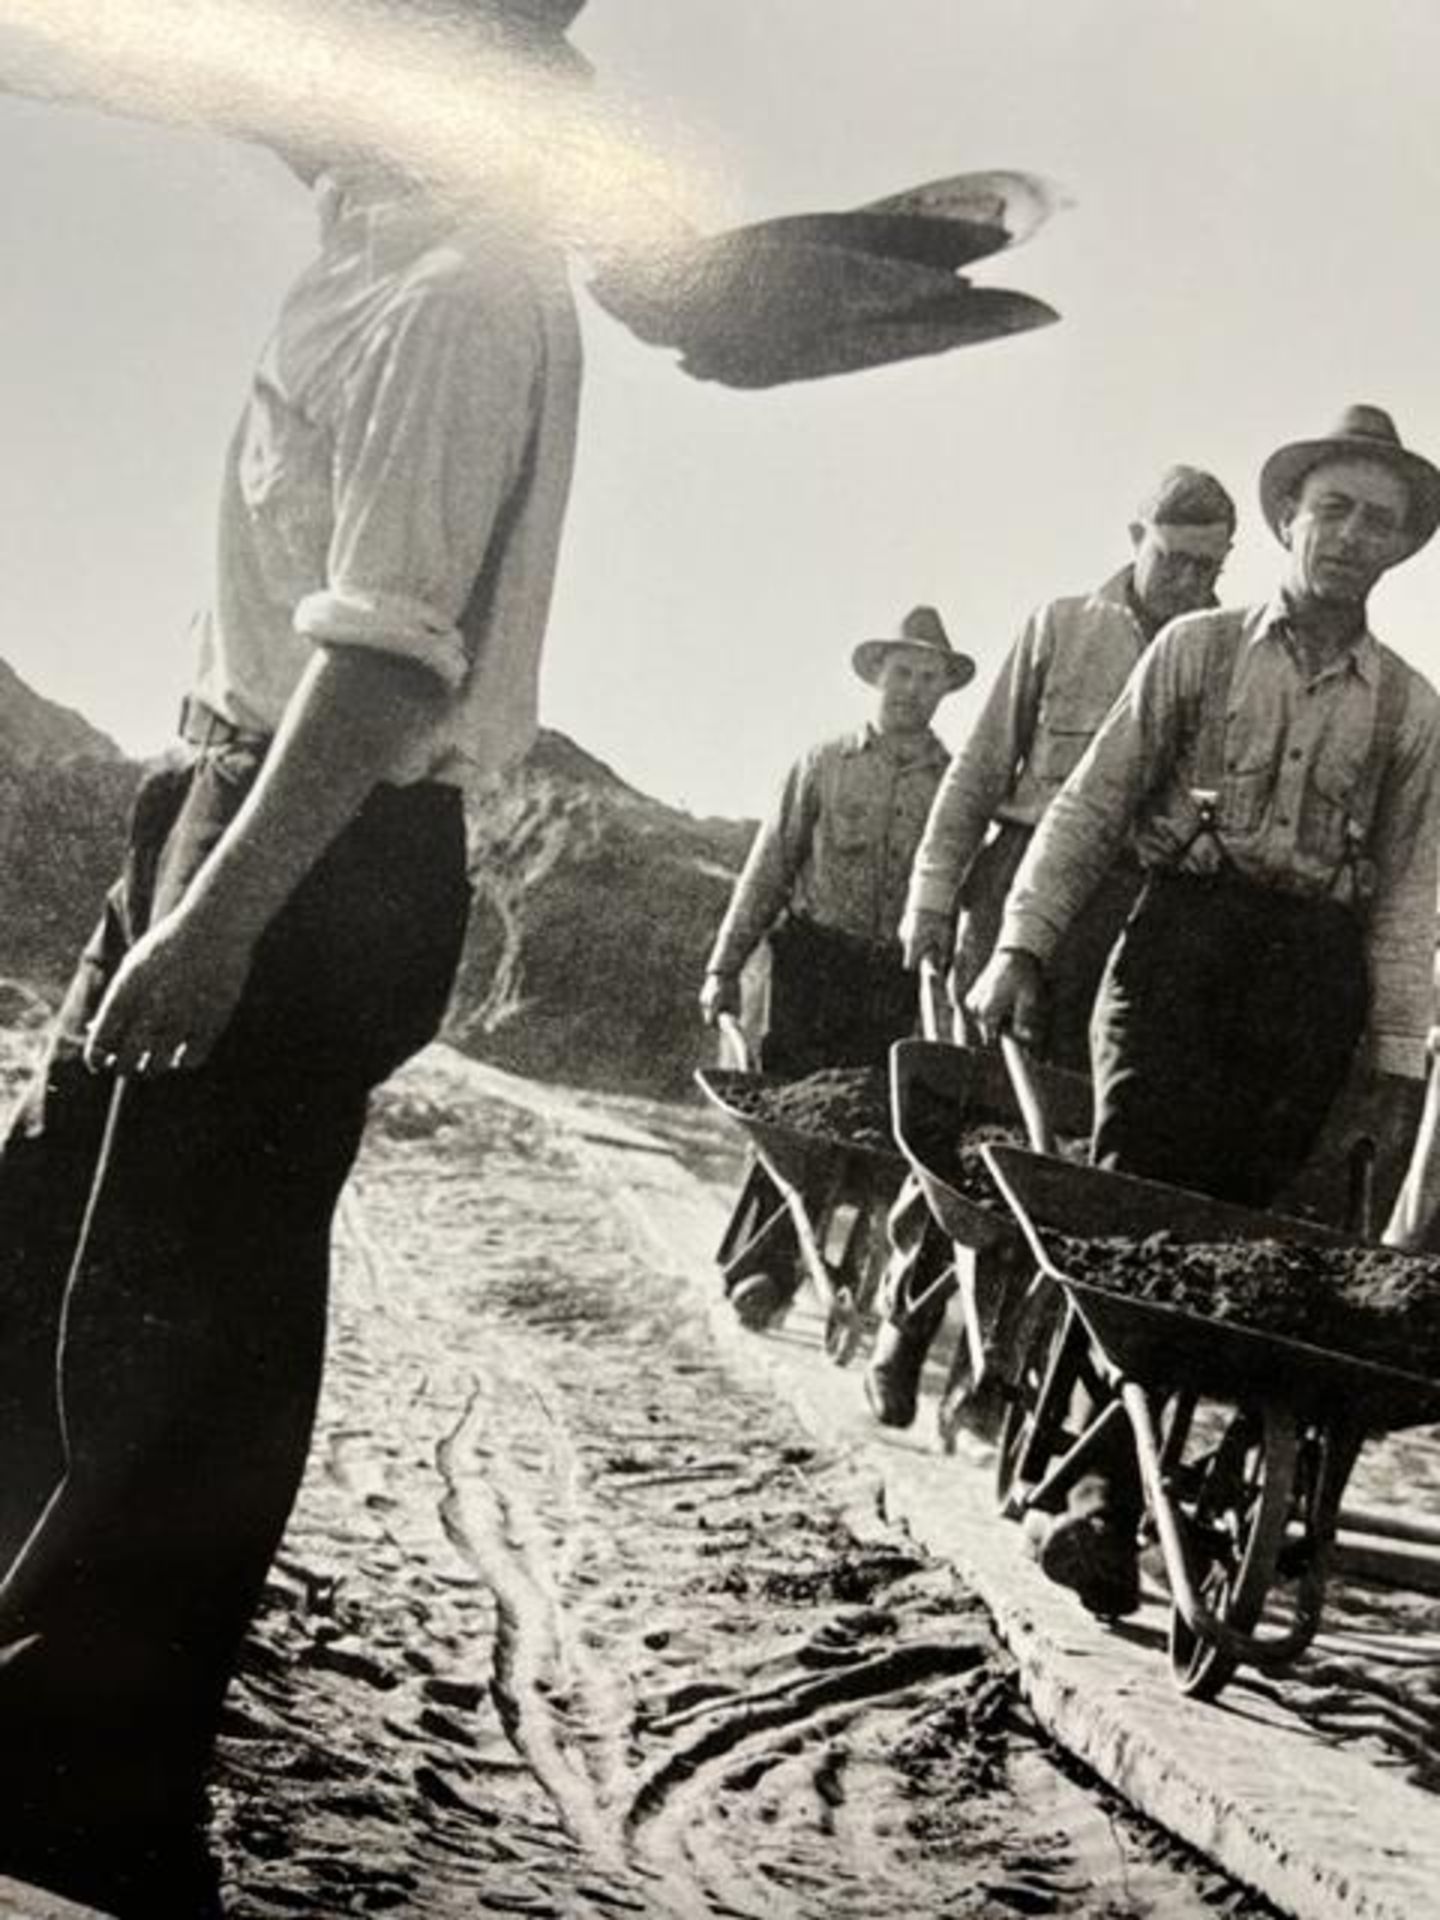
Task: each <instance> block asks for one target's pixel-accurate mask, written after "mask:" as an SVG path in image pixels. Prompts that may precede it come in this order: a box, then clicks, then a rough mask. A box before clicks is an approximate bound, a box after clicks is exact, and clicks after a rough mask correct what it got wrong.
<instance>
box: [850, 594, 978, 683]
mask: <svg viewBox="0 0 1440 1920" xmlns="http://www.w3.org/2000/svg"><path fill="white" fill-rule="evenodd" d="M897 650H903V651H904V652H906V653H918V654H925V655H927V656H928V657H929V658H930V659H933V660H942V661H943V662H944V663H945V669H946V671H947V673H948V674H949V677H950V684H949V686H948V687H947V688H946V692H947V693H954V691H955V690H956V688H957V687H963V686H964V685H965V684H966V683H967V682H968V681H970V680H973V679H974V678H975V662H974V661H973V660H972V659H971V658H970V656H969V654H968V653H957V652H956V651H955V649H954V647H952V646H951V644H950V636H949V634H948V633H946V631H945V623H944V621H943V620H942V619H941V618H940V616H939V614H938V613H937V612H936V611H935V609H934V607H912V608H911V609H910V611H909V613H907V614H906V616H905V618H904V619H903V620H902V621H901V622H900V631H899V633H897V634H892V635H890V636H889V637H888V638H886V639H884V640H862V641H861V642H860V644H859V646H858V647H856V649H855V651H854V653H852V654H851V656H850V664H851V666H852V667H854V669H855V671H856V673H858V674H859V676H860V678H861V679H862V680H863V681H865V683H866V685H867V686H872V687H873V686H874V685H875V683H876V681H877V680H878V679H879V678H880V669H881V668H882V667H883V666H884V664H885V662H886V660H887V659H888V658H889V656H890V655H891V654H892V653H894V652H896V651H897Z"/></svg>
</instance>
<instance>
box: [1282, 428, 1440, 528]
mask: <svg viewBox="0 0 1440 1920" xmlns="http://www.w3.org/2000/svg"><path fill="white" fill-rule="evenodd" d="M1324 460H1373V461H1377V462H1378V463H1379V464H1380V465H1381V466H1385V467H1389V468H1390V470H1391V472H1392V473H1397V474H1398V475H1399V476H1400V478H1401V479H1402V480H1403V481H1404V482H1405V485H1406V486H1407V488H1408V489H1409V492H1410V514H1409V519H1408V521H1407V531H1408V533H1409V536H1410V545H1409V552H1411V553H1414V552H1416V551H1417V550H1418V549H1419V548H1420V547H1423V546H1424V544H1425V542H1426V541H1427V540H1428V539H1429V538H1430V536H1431V534H1432V533H1434V531H1435V529H1436V527H1437V526H1440V468H1437V467H1435V466H1432V465H1431V463H1430V462H1429V461H1428V460H1427V459H1425V457H1424V456H1423V454H1418V453H1413V452H1412V451H1411V450H1410V448H1409V447H1407V446H1405V445H1403V444H1402V442H1401V439H1400V435H1399V434H1398V433H1397V432H1396V430H1395V422H1394V421H1393V420H1392V419H1391V418H1390V416H1389V414H1388V413H1386V411H1385V410H1384V408H1383V407H1369V406H1354V407H1346V409H1345V411H1344V412H1343V413H1342V414H1341V416H1340V418H1339V420H1338V421H1337V423H1336V425H1335V427H1334V429H1333V431H1332V432H1330V433H1327V434H1324V435H1322V436H1321V438H1320V439H1318V440H1293V441H1291V443H1290V444H1289V445H1288V446H1284V447H1280V448H1278V449H1277V450H1276V452H1274V453H1272V454H1271V456H1270V458H1269V459H1268V460H1267V461H1266V462H1265V465H1264V466H1263V467H1262V468H1261V470H1260V507H1261V511H1262V512H1263V513H1264V515H1265V518H1266V519H1267V520H1268V521H1269V523H1270V528H1271V531H1272V532H1273V533H1275V534H1276V535H1277V536H1278V535H1279V534H1280V531H1281V520H1282V515H1283V513H1284V510H1285V507H1286V504H1287V503H1288V502H1289V501H1290V500H1292V499H1293V498H1294V497H1295V494H1296V492H1297V491H1298V490H1299V487H1300V485H1301V482H1302V481H1303V480H1304V478H1305V476H1306V474H1307V473H1309V472H1311V471H1312V470H1313V469H1314V468H1315V467H1318V466H1319V465H1320V463H1321V462H1322V461H1324Z"/></svg>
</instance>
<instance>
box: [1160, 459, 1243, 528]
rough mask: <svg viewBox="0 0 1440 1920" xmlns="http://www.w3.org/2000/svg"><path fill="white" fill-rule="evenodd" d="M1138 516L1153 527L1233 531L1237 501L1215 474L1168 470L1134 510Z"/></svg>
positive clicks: (1191, 470)
mask: <svg viewBox="0 0 1440 1920" xmlns="http://www.w3.org/2000/svg"><path fill="white" fill-rule="evenodd" d="M1135 517H1136V519H1137V520H1139V521H1141V522H1143V523H1144V524H1145V525H1147V526H1153V527H1214V526H1220V525H1222V524H1223V525H1224V526H1227V527H1229V528H1231V529H1232V530H1233V529H1234V526H1235V523H1236V521H1237V520H1238V518H1239V515H1238V514H1237V513H1236V511H1235V502H1234V501H1233V500H1232V499H1231V498H1230V495H1229V494H1228V493H1227V492H1226V490H1225V488H1224V487H1222V486H1221V484H1220V482H1219V481H1218V480H1217V479H1216V478H1215V476H1214V474H1213V473H1205V472H1204V471H1203V470H1202V469H1201V468H1199V467H1185V466H1179V467H1167V468H1166V469H1165V471H1164V473H1162V474H1161V476H1160V478H1159V479H1158V480H1157V481H1156V482H1155V485H1154V486H1153V487H1152V488H1151V489H1150V491H1149V493H1147V494H1146V496H1145V498H1144V499H1143V500H1142V501H1141V502H1140V505H1139V506H1138V507H1137V508H1136V509H1135Z"/></svg>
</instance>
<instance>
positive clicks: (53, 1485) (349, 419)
mask: <svg viewBox="0 0 1440 1920" xmlns="http://www.w3.org/2000/svg"><path fill="white" fill-rule="evenodd" d="M384 10H385V11H387V12H389V13H392V14H393V15H394V16H395V18H396V21H397V23H399V24H403V22H404V20H405V19H406V18H409V19H410V20H411V22H412V25H413V20H414V17H415V16H416V15H423V14H425V13H427V12H429V11H430V9H429V8H428V7H427V6H426V5H425V4H424V0H415V4H414V5H398V4H397V5H394V6H390V7H387V8H386V9H384ZM444 10H445V11H447V12H448V13H449V14H451V15H452V16H454V17H455V19H456V20H458V19H460V18H461V17H462V14H469V15H473V16H474V20H475V24H476V29H477V32H476V38H475V42H474V46H473V52H474V54H475V55H476V57H477V60H478V61H479V62H484V61H485V60H486V59H487V58H489V57H490V56H493V55H494V54H495V53H496V52H497V51H499V50H503V51H504V52H505V53H506V54H507V55H509V56H511V57H515V56H524V57H525V58H527V59H529V58H531V57H533V58H534V59H535V60H537V61H540V62H543V63H544V64H545V65H546V66H547V67H548V68H549V69H550V70H551V71H552V73H553V74H555V75H557V76H558V75H559V74H560V73H561V72H562V71H563V70H565V69H566V68H570V69H572V70H578V67H579V66H580V65H581V64H583V63H580V62H579V56H578V55H574V56H572V55H571V54H570V53H569V52H568V51H567V49H566V44H565V42H564V41H563V39H562V29H563V26H564V25H565V23H566V22H567V21H568V20H569V18H570V17H571V15H573V14H574V13H575V12H576V11H577V10H578V0H553V4H549V5H546V4H542V3H541V0H530V4H527V5H523V6H522V5H518V4H517V5H508V4H502V0H494V3H493V4H486V5H476V6H473V7H468V8H465V9H463V10H457V9H455V8H454V7H448V6H447V7H445V8H444ZM457 30H458V29H457ZM429 31H430V29H429V27H428V26H427V27H426V28H425V29H424V32H422V36H421V37H422V39H423V38H426V37H427V36H428V34H429ZM458 50H459V52H460V53H461V54H464V55H466V57H468V52H469V51H471V50H472V49H471V48H470V43H469V42H468V41H466V42H465V44H464V46H461V47H459V49H458ZM305 171H306V174H307V176H310V175H311V174H312V173H313V175H314V178H315V184H316V187H317V192H318V198H319V206H320V214H321V234H320V245H319V251H318V257H317V258H316V260H315V261H314V263H313V264H312V265H311V266H310V267H309V268H308V269H307V270H306V272H305V273H304V274H303V275H302V276H301V278H300V280H299V281H298V282H297V283H296V285H295V287H294V288H293V289H292V291H291V293H290V295H289V296H288V298H287V299H286V301H285V303H284V305H283V307H282V309H281V312H280V316H279V319H278V322H277V325H276V328H275V331H274V333H273V335H272V337H271V341H270V343H269V345H268V347H267V348H266V350H265V354H264V357H263V360H262V362H261V366H260V369H259V373H258V375H257V378H256V379H255V381H254V383H253V386H252V388H251V391H250V394H249V398H248V401H247V404H246V406H245V409H244V412H243V414H242V417H241V421H240V425H239V429H238V431H237V433H236V435H235V437H234V439H233V441H232V444H231V447H230V452H229V456H228V460H227V464H226V470H225V477H224V487H223V492H222V497H221V503H220V516H219V536H218V541H217V546H216V556H217V557H216V569H217V570H216V577H215V581H214V592H213V596H212V598H211V601H210V604H209V607H208V609H207V610H206V612H205V613H204V614H202V615H201V617H200V619H199V622H198V638H199V659H198V665H197V670H196V676H195V679H194V680H193V682H192V693H191V697H190V698H189V699H188V700H187V702H186V705H185V713H184V719H183V734H184V744H183V747H180V748H177V750H176V753H175V755H174V756H173V757H172V758H170V759H168V760H166V761H165V762H163V763H162V764H161V765H160V766H159V768H158V769H157V770H156V771H153V772H152V773H150V774H149V775H148V776H147V777H146V779H145V781H144V782H143V783H142V786H141V789H140V793H139V797H138V800H137V802H136V806H135V811H134V819H133V824H132V832H131V840H130V845H129V849H128V854H127V858H126V861H125V865H124V870H123V872H122V874H121V876H120V879H119V881H118V882H117V884H116V887H115V888H114V890H113V892H112V894H111V896H110V898H109V901H108V903H107V906H106V910H105V913H104V916H103V918H102V921H101V924H100V926H99V928H98V929H97V931H96V934H95V937H94V939H93V940H92V942H91V944H90V946H89V948H88V949H87V952H86V954H85V956H84V959H83V961H82V964H81V967H80V970H79V972H78V974H77V976H76V979H75V982H74V984H73V986H72V987H71V990H70V993H69V995H68V997H67V999H66V1001H65V1003H64V1006H63V1008H62V1011H61V1014H60V1016H59V1020H58V1024H57V1028H56V1031H55V1034H54V1036H53V1038H52V1041H51V1044H50V1049H49V1052H48V1055H47V1059H46V1062H45V1066H44V1070H43V1072H42V1073H41V1075H40V1076H39V1078H38V1079H37V1081H36V1083H35V1085H34V1086H33V1087H32V1088H31V1090H30V1091H29V1093H28V1095H27V1097H26V1099H25V1102H24V1105H23V1107H22V1110H21V1112H20V1115H19V1119H18V1122H17V1124H16V1126H15V1128H14V1130H13V1132H12V1134H11V1136H10V1138H9V1140H8V1141H7V1142H6V1145H5V1149H4V1153H3V1157H0V1330H3V1340H0V1375H3V1377H0V1564H3V1565H4V1566H8V1569H9V1570H8V1574H7V1575H6V1577H5V1579H4V1583H3V1586H0V1756H3V1757H0V1798H3V1801H4V1805H5V1809H6V1821H5V1827H4V1830H3V1833H0V1866H3V1867H4V1868H6V1869H8V1870H10V1871H16V1870H19V1871H23V1872H25V1873H26V1875H27V1877H31V1878H38V1879H42V1880H44V1881H45V1882H46V1883H47V1884H50V1885H55V1886H59V1887H61V1888H62V1889H63V1890H65V1891H69V1892H72V1893H75V1894H77V1895H78V1896H79V1897H81V1898H82V1899H85V1900H86V1901H87V1902H90V1901H94V1902H96V1903H98V1904H100V1905H103V1906H104V1907H105V1908H106V1909H107V1910H114V1911H117V1912H120V1913H123V1914H126V1915H129V1914H144V1915H147V1916H152V1915H156V1916H158V1915H161V1914H169V1913H172V1912H173V1913H177V1914H179V1913H184V1914H185V1915H187V1916H193V1915H196V1914H198V1913H200V1912H202V1911H204V1912H208V1911H210V1910H211V1908H210V1906H209V1904H207V1895H206V1893H205V1890H204V1887H203V1884H202V1883H203V1880H204V1871H203V1862H202V1859H201V1856H200V1854H199V1852H198V1850H197V1848H196V1845H195V1842H194V1834H195V1830H196V1829H195V1825H194V1821H195V1815H196V1813H197V1805H198V1800H197V1796H198V1792H199V1784H200V1780H201V1777H202V1774H203V1769H204V1765H205V1761H206V1757H207V1755H208V1752H209V1748H210V1744H211V1741H212V1738H213V1735H214V1731H215V1726H216V1722H217V1719H218V1716H219V1712H220V1706H221V1700H222V1696H223V1694H224V1690H225V1687H226V1684H227V1681H228V1678H229V1675H230V1671H231V1668H232V1665H233V1662H234V1659H235V1656H236V1653H237V1651H238V1648H239V1645H240V1641H241V1638H242V1636H243V1634H244V1632H245V1629H246V1626H247V1623H248V1621H249V1618H250V1615H251V1613H252V1611H253V1609H254V1607H255V1605H256V1603H257V1601H258V1599H259V1597H260V1593H261V1589H262V1585H263V1582H264V1579H265V1576H266V1571H267V1568H268V1566H269V1563H270V1559H271V1556H272V1554H273V1552H274V1550H275V1547H276V1545H277V1544H278V1541H279V1539H280V1536H281V1532H282V1530H283V1528H284V1526H285V1523H286V1519H287V1516H288V1513H289V1510H290V1506H291V1502H292V1500H293V1497H294V1493H295V1489H296V1486H297V1484H298V1482H299V1478H300V1474H301V1470H302V1467H303V1463H304V1459H305V1453H306V1448H307V1443H308V1438H309V1431H310V1424H311V1419H312V1415H313V1410H314V1405H315V1399H316V1393H317V1389H318V1385H319V1380H320V1369H321V1357H322V1351H323V1345H324V1329H325V1298H326V1285H327V1265H328V1240H329V1231H330V1222H331V1216H332V1211H333V1208H334V1203H335V1200H336V1198H337V1196H338V1193H339V1190H340V1188H341V1185H342V1184H343V1182H344V1180H345V1177H346V1174H347V1172H348V1169H349V1166H350V1163H351V1161H352V1159H353V1156H354V1153H355V1151H356V1148H357V1146H358V1143H359V1140H360V1135H361V1130H362V1127H363V1124H364V1118H365V1108H366V1100H367V1096H368V1093H369V1090H370V1089H371V1087H373V1086H374V1085H375V1084H376V1083H377V1082H378V1081H380V1080H381V1079H383V1078H384V1077H385V1076H386V1075H387V1074H388V1073H389V1072H390V1071H391V1070H392V1069H393V1068H394V1067H396V1066H397V1065H398V1064H399V1063H400V1062H401V1061H402V1060H403V1059H404V1058H406V1056H407V1055H409V1054H410V1053H412V1052H413V1051H415V1049H416V1048H418V1047H419V1046H421V1045H423V1044H424V1042H425V1041H426V1040H428V1039H429V1038H430V1037H431V1035H432V1034H433V1032H434V1031H435V1029H436V1027H437V1025H438V1023H439V1020H440V1017H441V1014H442V1012H443V1010H444V1007H445V1003H446V1000H447V997H448V994H449V991H450V985H451V980H452V977H453V973H454V969H455V966H456V964H457V962H458V959H459V955H460V951H461V943H462V940H463V937H464V930H465V919H466V910H467V904H468V885H467V874H466V838H465V818H464V805H463V786H464V784H465V782H466V781H468V780H469V779H470V778H472V777H473V776H475V775H477V774H484V773H486V772H487V771H489V770H493V769H494V768H497V767H499V766H501V765H503V764H505V763H506V762H507V761H508V760H510V759H513V758H514V757H516V756H517V755H519V754H520V753H523V752H524V750H525V749H526V747H527V746H528V745H529V743H530V741H531V739H532V738H533V736H534V731H535V693H536V679H537V673H538V663H539V652H540V645H541V639H542V635H543V631H544V626H545V620H546V614H547V610H548V602H549V596H550V589H551V582H552V578H553V573H554V568H555V561H556V554H557V549H558V544H559V538H560V529H561V521H562V517H563V513H564V508H565V501H566V495H567V491H568V486H569V479H570V469H571V460H572V450H573V441H574V433H575V422H576V411H577V401H578V389H579V370H580V361H579V342H578V330H577V327H576V322H575V314H574V309H573V305H572V302H571V297H570V293H569V289H568V284H567V279H566V271H565V264H564V261H563V258H562V257H561V255H560V253H559V251H558V249H557V247H556V246H555V245H554V243H553V241H552V240H551V239H550V238H549V237H548V236H547V234H546V233H545V232H544V231H543V230H542V228H541V227H540V226H539V224H538V222H536V221H528V222H527V220H526V219H524V218H522V217H520V214H521V205H520V201H518V200H516V199H515V198H513V197H510V195H509V194H508V192H507V190H506V189H507V188H509V187H511V186H513V184H514V183H513V181H512V180H511V177H510V175H509V173H507V174H506V175H505V181H506V187H505V188H502V187H499V186H497V185H496V184H495V183H494V182H490V183H488V185H481V184H479V183H477V184H476V186H475V188H474V190H473V192H472V193H470V194H468V195H460V196H450V195H442V194H439V193H432V192H431V191H429V190H428V189H427V185H426V183H425V182H424V181H422V180H420V179H417V178H416V177H415V176H414V175H413V174H412V173H408V172H402V171H401V170H399V169H398V168H397V167H395V166H394V165H393V164H392V163H391V161H390V160H389V159H388V158H387V157H385V156H380V155H374V156H361V155H358V154H356V153H350V154H348V155H347V156H346V157H345V158H344V159H343V160H341V161H336V162H334V163H333V164H331V163H328V162H327V163H324V164H322V163H320V162H317V163H316V165H315V167H314V168H313V169H312V167H311V165H310V164H309V163H308V162H307V163H305ZM522 198H523V196H522ZM67 1279H68V1285H67ZM62 1302H63V1306H62ZM57 1344H58V1353H59V1357H58V1371H59V1379H60V1389H61V1393H62V1395H63V1410H64V1430H63V1445H62V1437H61V1431H60V1423H59V1420H58V1417H57V1408H56V1404H55V1389H54V1381H55V1377H56V1367H57V1362H56V1348H57Z"/></svg>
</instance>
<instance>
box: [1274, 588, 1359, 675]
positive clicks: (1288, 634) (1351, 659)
mask: <svg viewBox="0 0 1440 1920" xmlns="http://www.w3.org/2000/svg"><path fill="white" fill-rule="evenodd" d="M1299 625H1300V623H1299V622H1298V621H1297V620H1296V618H1295V610H1294V608H1293V606H1292V605H1291V603H1290V600H1289V598H1288V597H1287V595H1286V594H1285V593H1284V592H1283V591H1281V592H1278V593H1277V594H1276V595H1275V596H1274V598H1273V599H1272V600H1270V601H1268V602H1267V603H1266V605H1265V606H1264V608H1263V609H1262V610H1261V614H1260V618H1259V620H1258V622H1257V623H1256V625H1255V630H1254V632H1253V633H1252V634H1251V636H1250V642H1251V645H1252V646H1254V645H1257V644H1258V643H1259V642H1260V641H1262V640H1274V641H1276V642H1277V643H1278V644H1279V645H1282V646H1283V645H1285V644H1286V643H1287V642H1289V641H1291V640H1293V638H1294V636H1295V634H1296V632H1297V631H1298V630H1299ZM1337 671H1344V672H1347V673H1354V674H1356V675H1357V676H1358V677H1359V678H1360V679H1361V680H1363V681H1364V682H1365V684H1366V686H1368V687H1373V686H1374V685H1375V684H1376V683H1377V681H1378V680H1379V677H1380V642H1379V641H1378V640H1377V639H1376V638H1375V636H1374V634H1373V633H1371V631H1370V629H1369V627H1368V626H1367V627H1362V628H1361V630H1360V632H1359V633H1358V634H1357V635H1356V636H1355V638H1354V639H1353V640H1352V641H1351V642H1350V643H1349V645H1348V646H1347V647H1345V648H1344V649H1343V650H1342V651H1341V652H1340V653H1339V654H1337V655H1336V657H1335V659H1334V660H1333V661H1332V662H1331V664H1330V665H1329V666H1328V667H1327V668H1325V673H1326V674H1330V673H1335V672H1337ZM1322 677H1323V676H1322Z"/></svg>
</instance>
